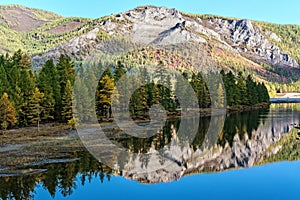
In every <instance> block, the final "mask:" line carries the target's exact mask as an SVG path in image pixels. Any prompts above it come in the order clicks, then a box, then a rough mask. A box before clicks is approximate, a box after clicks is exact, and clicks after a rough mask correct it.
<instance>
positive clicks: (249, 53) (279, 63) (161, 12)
mask: <svg viewBox="0 0 300 200" xmlns="http://www.w3.org/2000/svg"><path fill="white" fill-rule="evenodd" d="M0 14H1V19H2V20H0V23H1V29H2V31H1V38H2V41H3V42H2V43H0V51H1V52H2V53H5V52H12V51H15V50H17V49H18V48H21V49H23V50H24V51H25V52H26V53H28V54H30V55H31V56H32V62H33V64H34V66H36V67H40V66H41V65H43V63H44V62H45V60H46V59H49V58H54V59H57V58H58V57H59V55H60V54H62V53H63V54H69V55H71V56H72V58H73V59H74V60H76V61H79V62H80V61H84V60H86V59H87V58H90V57H92V55H93V54H95V55H97V54H98V53H106V51H108V48H107V47H106V48H104V47H105V45H109V44H110V43H109V41H110V42H111V40H116V38H123V39H125V38H126V41H129V43H130V44H132V45H133V46H135V47H141V48H140V49H137V51H134V53H133V52H127V54H135V55H131V57H134V58H137V59H138V58H139V57H146V58H148V57H151V58H152V60H151V61H152V62H159V61H160V60H163V61H164V62H165V63H167V64H168V65H169V66H171V67H174V68H176V67H177V68H178V67H179V64H182V63H180V62H179V63H177V60H178V58H180V56H181V55H171V56H168V59H163V58H162V57H167V56H164V55H168V52H167V50H166V49H168V48H169V47H170V46H172V45H183V46H184V45H185V44H188V43H194V44H197V46H198V47H199V49H200V50H201V53H202V54H203V55H205V59H206V60H207V62H209V63H213V64H214V65H218V66H219V67H220V68H222V69H225V70H233V71H248V73H252V74H254V77H255V78H256V79H257V80H260V81H271V82H276V83H291V82H295V81H297V80H298V79H299V75H300V64H299V63H300V34H299V32H300V26H299V25H278V24H270V23H265V22H257V21H251V20H247V19H236V18H228V17H220V16H213V15H194V14H186V13H183V12H180V11H178V10H176V9H171V8H165V7H155V6H141V7H138V8H136V9H133V10H129V11H125V12H123V13H119V14H114V15H111V16H106V17H102V18H99V19H85V18H77V17H72V18H64V17H61V16H59V15H56V14H53V13H50V12H47V11H41V10H36V9H30V8H25V7H22V6H18V5H9V6H2V7H0ZM13 16H17V17H13ZM24 19H25V23H23V20H24ZM8 34H9V38H8ZM114 45H115V46H114V47H116V48H121V47H120V46H121V45H120V44H118V45H116V44H114ZM110 50H111V49H110ZM149 54H150V55H151V56H149ZM153 57H154V58H153ZM176 59H177V60H176ZM179 60H180V59H179ZM181 60H184V59H181ZM175 61H176V62H175ZM181 62H182V61H181ZM207 62H206V63H207ZM185 64H186V63H185Z"/></svg>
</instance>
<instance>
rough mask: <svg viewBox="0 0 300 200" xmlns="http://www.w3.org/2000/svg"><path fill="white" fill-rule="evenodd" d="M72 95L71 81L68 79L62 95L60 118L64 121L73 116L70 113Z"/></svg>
mask: <svg viewBox="0 0 300 200" xmlns="http://www.w3.org/2000/svg"><path fill="white" fill-rule="evenodd" d="M72 96H73V88H72V85H71V82H70V81H69V80H68V81H67V85H66V89H65V93H64V95H63V97H62V113H61V115H62V120H63V121H64V122H68V121H69V120H71V119H72V118H73V114H72Z"/></svg>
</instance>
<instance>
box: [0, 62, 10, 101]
mask: <svg viewBox="0 0 300 200" xmlns="http://www.w3.org/2000/svg"><path fill="white" fill-rule="evenodd" d="M8 89H9V84H8V80H7V75H6V71H5V69H4V67H3V65H0V95H1V96H2V95H3V93H4V92H5V91H7V90H8Z"/></svg>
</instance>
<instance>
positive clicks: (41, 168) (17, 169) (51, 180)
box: [0, 104, 300, 199]
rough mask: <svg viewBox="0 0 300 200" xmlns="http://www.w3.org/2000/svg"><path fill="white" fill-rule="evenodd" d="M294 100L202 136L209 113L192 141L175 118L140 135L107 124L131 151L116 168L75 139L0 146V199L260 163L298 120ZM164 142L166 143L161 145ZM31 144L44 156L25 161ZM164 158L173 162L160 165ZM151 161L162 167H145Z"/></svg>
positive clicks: (235, 118)
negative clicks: (52, 144) (57, 144)
mask: <svg viewBox="0 0 300 200" xmlns="http://www.w3.org/2000/svg"><path fill="white" fill-rule="evenodd" d="M299 105H300V104H272V105H271V106H270V108H267V109H261V110H254V111H251V112H243V113H234V114H231V115H228V116H227V117H226V119H225V124H224V127H223V130H222V131H220V132H219V133H218V134H216V135H214V136H212V138H209V137H208V136H207V135H206V133H207V130H208V129H209V124H210V120H212V118H211V117H203V118H201V120H200V124H199V130H198V134H197V135H196V137H195V138H194V140H193V142H192V144H189V143H184V142H182V141H179V140H178V138H177V137H176V130H178V127H179V124H180V121H179V120H168V121H167V122H166V124H165V126H164V128H163V130H162V131H161V132H160V133H158V134H157V135H156V136H153V137H151V138H146V139H137V138H134V137H131V136H128V135H125V134H122V133H118V134H110V133H109V132H110V131H116V129H115V128H112V129H107V136H108V137H110V139H111V141H113V143H114V144H117V145H120V146H122V147H125V148H126V149H128V150H129V151H130V152H134V153H135V154H134V155H135V156H130V155H129V156H117V157H116V161H117V164H118V169H111V168H110V167H107V166H105V165H104V164H101V163H100V162H99V161H98V160H97V159H95V158H94V157H93V156H92V155H91V154H90V153H89V152H88V151H86V150H84V148H83V147H82V144H80V142H78V141H77V143H76V145H74V144H72V145H71V146H72V147H70V146H69V144H68V145H67V147H64V148H63V149H60V150H59V151H60V152H59V154H57V151H58V150H57V149H54V148H46V146H47V145H45V144H43V145H41V146H39V147H38V148H37V147H32V146H31V147H28V148H24V149H22V148H20V149H18V150H15V151H11V152H1V151H0V157H1V160H0V198H1V199H10V198H14V199H29V198H31V197H33V196H34V195H35V194H34V191H35V189H36V187H37V186H38V185H40V186H42V187H43V188H45V189H46V190H47V191H49V193H50V194H51V196H52V197H54V196H55V194H56V193H57V191H59V193H61V195H62V196H69V195H72V193H73V192H74V191H75V190H76V188H77V186H78V185H76V184H81V185H85V184H86V183H88V182H91V180H92V179H95V178H97V179H99V180H100V181H101V182H102V183H103V182H104V183H105V182H107V181H110V179H111V178H112V177H113V176H122V177H125V178H126V179H131V180H137V181H139V182H141V183H159V182H170V181H174V180H178V179H180V178H181V177H183V176H186V175H189V174H195V173H203V172H217V171H223V170H227V169H235V168H242V167H252V166H254V165H257V164H262V163H263V162H262V161H263V160H267V159H268V158H269V157H271V156H273V155H274V154H276V153H278V152H280V150H281V148H282V147H281V146H280V145H279V146H275V145H274V144H275V143H276V142H278V141H280V139H281V138H282V136H283V135H284V134H285V133H289V134H295V133H296V130H295V129H293V125H292V124H294V123H299V121H300V106H299ZM215 120H217V119H215ZM113 136H117V137H113ZM77 140H78V138H77ZM165 146H167V147H168V148H164V147H165ZM30 148H31V149H30ZM43 148H45V149H46V150H43ZM32 149H34V150H35V151H38V153H40V154H42V152H43V151H44V152H47V156H44V157H42V158H41V157H36V160H35V161H32V160H30V162H29V161H26V159H28V158H27V157H26V159H25V155H26V156H28V154H30V153H31V152H32ZM37 149H38V150H37ZM27 151H28V152H27ZM162 151H164V152H162ZM168 151H173V152H174V151H175V152H178V155H180V156H178V157H176V156H173V157H172V158H170V157H168V156H164V157H160V156H158V155H159V154H161V153H163V154H164V155H168ZM107 153H108V154H109V152H107ZM9 154H12V155H14V156H18V157H16V159H17V160H16V161H14V162H13V164H8V163H7V162H4V160H5V159H4V158H5V157H9V156H10V155H9ZM43 155H44V154H43ZM108 156H111V155H108ZM162 158H164V159H162ZM280 158H282V159H284V158H283V157H280ZM295 159H297V158H296V157H295ZM18 160H19V162H18ZM170 160H171V161H170ZM290 160H293V158H290ZM272 161H280V160H276V159H275V160H274V159H273V160H272ZM166 162H173V163H175V164H174V165H165V163H166ZM153 163H155V165H161V166H163V168H161V169H158V170H151V167H153ZM156 167H157V166H156ZM155 169H156V168H155ZM78 179H79V181H78Z"/></svg>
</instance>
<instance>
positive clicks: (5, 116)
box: [0, 93, 17, 130]
mask: <svg viewBox="0 0 300 200" xmlns="http://www.w3.org/2000/svg"><path fill="white" fill-rule="evenodd" d="M16 123H17V118H16V111H15V108H14V106H13V104H12V103H11V101H10V100H9V98H8V95H7V93H4V94H3V96H2V98H1V101H0V127H1V128H3V129H5V130H6V129H7V128H8V127H12V126H14V125H15V124H16Z"/></svg>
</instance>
